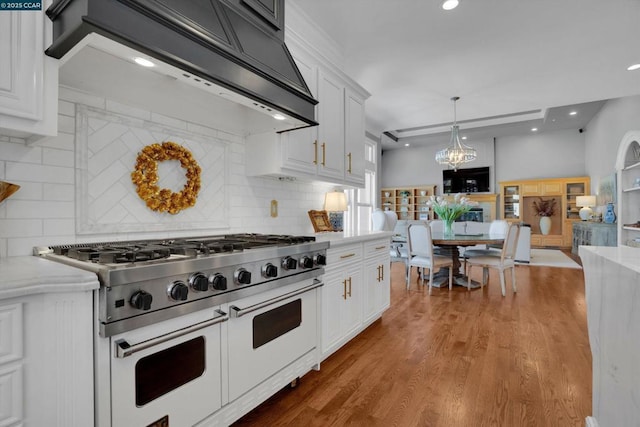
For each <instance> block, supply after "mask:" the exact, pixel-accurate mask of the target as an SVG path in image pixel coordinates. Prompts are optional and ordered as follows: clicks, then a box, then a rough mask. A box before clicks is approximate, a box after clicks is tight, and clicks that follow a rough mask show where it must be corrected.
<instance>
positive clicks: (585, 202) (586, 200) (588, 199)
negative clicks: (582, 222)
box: [576, 196, 596, 208]
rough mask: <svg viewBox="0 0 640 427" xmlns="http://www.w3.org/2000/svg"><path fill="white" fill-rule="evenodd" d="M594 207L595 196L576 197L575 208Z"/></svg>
mask: <svg viewBox="0 0 640 427" xmlns="http://www.w3.org/2000/svg"><path fill="white" fill-rule="evenodd" d="M595 205H596V196H578V197H576V206H578V207H580V208H582V207H585V206H587V207H591V206H595Z"/></svg>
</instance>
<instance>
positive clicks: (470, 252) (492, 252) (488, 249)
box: [462, 219, 509, 281]
mask: <svg viewBox="0 0 640 427" xmlns="http://www.w3.org/2000/svg"><path fill="white" fill-rule="evenodd" d="M508 228H509V223H508V222H507V221H505V220H503V219H496V220H494V221H491V225H490V226H489V236H491V237H504V236H505V235H506V234H507V229H508ZM501 253H502V245H485V247H484V248H481V247H480V248H478V249H465V250H464V253H463V254H462V258H463V259H464V270H465V271H467V259H469V258H472V257H478V256H496V257H499V256H500V254H501ZM485 271H486V270H485ZM482 280H483V281H485V280H486V274H483V279H482Z"/></svg>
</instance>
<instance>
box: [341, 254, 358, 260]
mask: <svg viewBox="0 0 640 427" xmlns="http://www.w3.org/2000/svg"><path fill="white" fill-rule="evenodd" d="M352 256H356V254H347V255H340V259H345V258H351V257H352Z"/></svg>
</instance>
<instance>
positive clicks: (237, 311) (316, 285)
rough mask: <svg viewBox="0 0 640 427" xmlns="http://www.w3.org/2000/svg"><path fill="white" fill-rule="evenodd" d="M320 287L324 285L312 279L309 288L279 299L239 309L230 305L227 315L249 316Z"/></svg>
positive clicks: (306, 287)
mask: <svg viewBox="0 0 640 427" xmlns="http://www.w3.org/2000/svg"><path fill="white" fill-rule="evenodd" d="M322 285H324V283H322V282H321V281H319V280H318V279H313V284H311V285H309V286H305V287H304V288H300V289H298V290H296V291H292V292H289V293H286V294H284V295H280V296H279V297H275V298H271V299H268V300H266V301H263V302H261V303H259V304H255V305H250V306H249V307H247V308H239V307H236V306H235V305H232V306H231V307H229V311H230V314H229V315H230V316H231V317H233V318H237V317H242V316H244V315H245V314H249V313H251V312H253V311H256V310H260V309H261V308H264V307H267V306H269V305H272V304H275V303H277V302H280V301H283V300H286V299H287V298H291V297H294V296H296V295H300V294H303V293H305V292H308V291H310V290H313V289H315V288H319V287H320V286H322Z"/></svg>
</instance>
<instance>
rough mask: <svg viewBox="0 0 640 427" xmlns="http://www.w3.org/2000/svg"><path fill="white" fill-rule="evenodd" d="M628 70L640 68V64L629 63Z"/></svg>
mask: <svg viewBox="0 0 640 427" xmlns="http://www.w3.org/2000/svg"><path fill="white" fill-rule="evenodd" d="M627 70H629V71H633V70H640V64H633V65H629V66H628V67H627Z"/></svg>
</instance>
